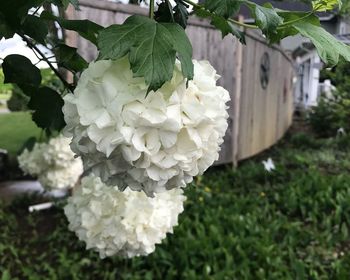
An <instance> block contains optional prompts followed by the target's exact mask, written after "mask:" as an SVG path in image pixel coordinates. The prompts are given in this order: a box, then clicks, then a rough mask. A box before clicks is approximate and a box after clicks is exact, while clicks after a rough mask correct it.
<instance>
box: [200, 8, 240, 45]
mask: <svg viewBox="0 0 350 280" xmlns="http://www.w3.org/2000/svg"><path fill="white" fill-rule="evenodd" d="M195 12H196V15H197V16H198V17H202V18H209V19H211V21H210V24H211V25H213V26H215V28H216V29H218V30H220V31H221V34H222V37H223V38H224V37H225V36H226V35H228V34H232V35H233V36H236V37H237V38H238V39H239V41H240V42H241V43H242V44H245V34H244V32H242V31H240V30H239V29H238V28H237V27H235V26H234V25H233V24H232V23H231V22H230V21H229V20H228V19H225V18H224V17H222V16H218V15H216V14H213V13H210V12H208V11H207V10H204V9H202V8H198V9H197V8H196V9H195Z"/></svg>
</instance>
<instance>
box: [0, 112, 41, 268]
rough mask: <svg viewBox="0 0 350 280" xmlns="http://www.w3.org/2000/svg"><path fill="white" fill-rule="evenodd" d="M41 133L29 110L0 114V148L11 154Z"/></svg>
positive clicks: (14, 153) (13, 154)
mask: <svg viewBox="0 0 350 280" xmlns="http://www.w3.org/2000/svg"><path fill="white" fill-rule="evenodd" d="M40 133H41V129H39V128H38V127H37V126H36V125H35V123H34V122H33V121H32V119H31V115H30V113H29V112H15V113H8V114H0V148H1V149H5V150H7V151H8V152H9V154H10V156H15V155H16V154H17V152H18V151H19V150H20V149H21V147H22V146H23V144H24V142H25V141H26V140H27V139H28V138H30V137H33V136H34V137H39V135H40ZM0 267H1V266H0Z"/></svg>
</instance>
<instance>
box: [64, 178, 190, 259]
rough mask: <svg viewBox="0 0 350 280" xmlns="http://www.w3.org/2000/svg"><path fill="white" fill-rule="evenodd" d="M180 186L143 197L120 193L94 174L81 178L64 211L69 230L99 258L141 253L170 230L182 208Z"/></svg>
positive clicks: (151, 247) (171, 230)
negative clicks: (152, 195)
mask: <svg viewBox="0 0 350 280" xmlns="http://www.w3.org/2000/svg"><path fill="white" fill-rule="evenodd" d="M182 193H183V192H182V190H181V189H174V190H171V191H168V192H163V193H159V194H156V196H155V197H154V198H150V197H147V196H146V195H145V193H143V192H135V191H132V190H130V189H129V188H127V189H125V190H124V191H123V192H121V191H120V190H119V189H118V187H117V186H113V187H111V186H107V185H105V184H103V183H102V182H101V180H100V179H99V178H98V177H95V176H93V175H90V176H88V177H84V178H83V179H82V181H81V185H79V187H77V188H76V189H75V190H74V193H73V195H72V197H70V198H69V199H68V204H67V206H66V207H65V209H64V211H65V214H66V216H67V219H68V221H69V229H70V230H72V231H74V232H75V233H76V235H77V236H78V238H79V239H80V240H82V241H84V242H85V243H86V248H87V249H93V250H95V251H97V252H98V253H99V255H100V257H101V258H105V257H110V256H113V255H119V256H122V257H127V258H131V257H135V256H145V255H148V254H150V253H152V252H153V251H154V250H155V245H156V244H160V243H161V241H162V240H163V239H164V238H165V237H166V234H167V233H172V232H173V227H174V226H176V225H177V223H178V215H179V214H180V213H181V212H182V211H183V210H184V208H183V202H184V201H185V199H186V198H185V196H184V195H183V194H182Z"/></svg>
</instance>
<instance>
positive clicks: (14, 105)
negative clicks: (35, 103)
mask: <svg viewBox="0 0 350 280" xmlns="http://www.w3.org/2000/svg"><path fill="white" fill-rule="evenodd" d="M28 102H29V97H28V96H27V95H25V94H24V93H23V91H22V90H21V89H20V88H19V87H18V86H17V85H14V86H13V90H12V95H11V97H10V99H9V100H7V108H8V109H9V110H10V111H12V112H18V111H27V110H28V106H27V105H28Z"/></svg>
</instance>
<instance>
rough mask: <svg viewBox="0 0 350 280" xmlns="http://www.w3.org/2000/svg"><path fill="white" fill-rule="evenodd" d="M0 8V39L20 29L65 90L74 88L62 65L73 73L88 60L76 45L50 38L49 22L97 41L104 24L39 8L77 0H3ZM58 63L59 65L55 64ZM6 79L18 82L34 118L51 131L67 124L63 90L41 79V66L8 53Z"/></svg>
mask: <svg viewBox="0 0 350 280" xmlns="http://www.w3.org/2000/svg"><path fill="white" fill-rule="evenodd" d="M4 1H5V2H4V3H2V5H1V8H0V39H2V38H5V39H6V38H10V37H12V36H13V35H14V34H15V33H17V34H18V35H19V36H20V37H22V39H23V40H24V41H25V42H26V43H27V45H28V47H30V48H31V49H33V51H34V53H35V54H36V55H37V57H38V59H40V61H45V62H46V63H47V64H48V66H49V67H50V68H51V69H52V70H53V71H54V72H55V74H56V75H57V76H58V77H59V78H60V79H61V82H62V83H63V84H64V86H65V88H66V90H72V89H73V88H74V84H69V83H68V82H67V81H66V79H65V77H64V76H65V74H63V71H62V69H65V70H66V71H70V72H72V73H73V75H76V74H77V73H79V72H81V71H83V70H84V69H85V68H86V67H87V66H88V63H87V62H86V61H85V60H84V59H83V58H82V57H81V56H80V55H79V54H78V52H77V49H76V48H73V47H70V46H68V45H66V44H65V43H64V41H62V40H60V39H58V40H50V36H49V25H50V24H51V25H53V24H55V22H57V23H58V24H60V25H61V26H62V28H64V29H67V30H74V31H76V32H78V33H79V34H80V35H81V36H83V37H84V38H86V39H88V40H90V41H92V42H93V43H96V37H97V32H98V31H99V30H100V29H101V28H102V27H101V26H99V25H98V24H95V23H93V22H91V21H88V20H67V19H63V18H61V17H56V16H54V15H53V14H52V13H50V12H49V11H46V10H44V11H43V12H42V13H41V14H39V12H38V11H39V10H40V9H41V8H43V7H45V5H49V4H53V5H56V6H57V7H58V8H59V9H66V8H67V6H68V5H69V4H72V5H73V6H74V7H75V8H76V9H78V8H79V3H78V1H77V0H18V1H17V0H16V1H10V0H4ZM43 49H49V50H50V51H51V53H53V54H54V56H55V57H54V61H53V60H52V58H48V57H47V55H45V53H44V51H43ZM54 63H56V64H57V66H58V67H59V69H56V68H55V66H54V65H53V64H54ZM2 68H3V72H4V83H13V84H16V85H17V86H18V87H19V88H20V89H21V91H23V93H24V94H25V95H26V96H27V99H29V102H28V106H29V109H31V110H32V111H33V120H34V121H35V122H36V124H37V125H38V126H39V127H41V128H42V129H44V130H45V131H46V132H47V133H48V134H50V133H52V132H53V131H55V130H60V129H62V127H63V126H64V124H65V123H64V120H63V113H62V110H61V107H62V105H63V100H62V97H61V94H62V93H63V91H62V92H60V93H59V92H58V91H57V89H55V88H53V87H49V86H45V85H43V83H42V77H41V73H40V70H39V69H38V68H37V67H36V66H35V65H33V64H32V62H31V61H30V60H29V59H28V58H26V57H24V56H22V55H9V56H7V57H6V58H4V60H3V63H2Z"/></svg>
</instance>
